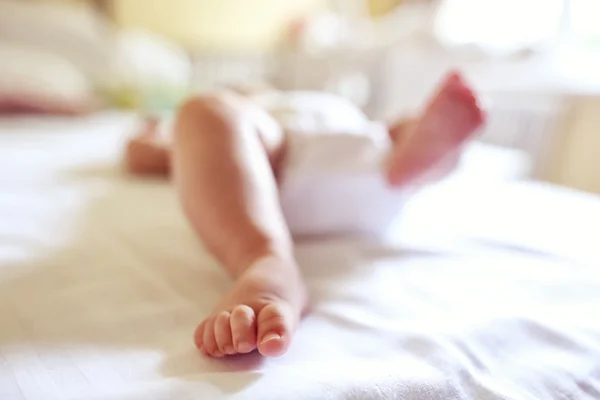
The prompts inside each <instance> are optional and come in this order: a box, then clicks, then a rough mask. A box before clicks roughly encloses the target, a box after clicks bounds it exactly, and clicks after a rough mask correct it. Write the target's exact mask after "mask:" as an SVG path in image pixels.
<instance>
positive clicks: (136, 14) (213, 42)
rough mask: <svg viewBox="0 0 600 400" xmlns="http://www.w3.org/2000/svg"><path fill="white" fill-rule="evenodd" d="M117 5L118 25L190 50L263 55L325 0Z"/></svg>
mask: <svg viewBox="0 0 600 400" xmlns="http://www.w3.org/2000/svg"><path fill="white" fill-rule="evenodd" d="M148 3H149V2H148V0H118V1H115V2H114V4H113V7H114V17H115V19H116V21H117V22H118V23H119V24H121V25H123V26H127V27H140V28H146V29H150V30H152V31H154V32H156V33H159V34H163V35H165V36H166V37H168V38H170V39H173V40H175V41H177V42H178V43H180V44H183V45H184V46H186V47H188V48H194V49H201V50H216V51H264V50H269V49H270V48H272V47H273V46H275V45H276V43H277V42H278V40H279V39H280V36H281V33H282V31H283V29H285V28H286V27H287V26H288V24H289V23H290V21H291V20H293V19H295V18H297V17H298V16H301V15H305V14H307V13H309V12H312V11H314V10H317V9H320V8H322V7H323V6H324V5H325V0H296V1H282V0H252V2H249V1H248V0H153V1H152V2H151V5H150V4H148Z"/></svg>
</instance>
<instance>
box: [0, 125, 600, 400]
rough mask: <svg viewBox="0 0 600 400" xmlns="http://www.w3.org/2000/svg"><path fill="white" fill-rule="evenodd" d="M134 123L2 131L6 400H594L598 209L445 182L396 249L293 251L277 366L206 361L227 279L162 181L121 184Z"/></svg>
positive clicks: (359, 246) (528, 189)
mask: <svg viewBox="0 0 600 400" xmlns="http://www.w3.org/2000/svg"><path fill="white" fill-rule="evenodd" d="M134 123H135V121H134V119H133V118H132V117H131V116H128V115H120V114H105V115H100V116H94V117H90V118H81V119H71V120H61V119H1V120H0V399H3V400H12V399H15V400H16V399H27V400H33V399H35V400H37V399H86V400H87V399H240V400H241V399H265V400H266V399H278V400H281V399H400V398H402V399H490V400H495V399H598V398H600V318H598V310H599V309H600V270H599V268H598V267H599V265H598V260H600V249H599V248H598V246H597V238H598V237H599V236H600V235H599V233H600V200H598V199H597V198H596V197H593V196H588V195H584V194H581V193H578V192H574V191H569V190H566V189H559V188H555V187H551V186H545V185H542V184H535V183H528V182H522V181H519V180H515V179H510V178H507V177H506V176H502V177H500V175H502V174H499V175H498V177H497V178H495V179H491V178H490V177H489V175H488V176H481V175H480V174H477V173H469V172H468V171H467V172H465V173H458V174H457V175H455V176H453V177H451V178H450V179H448V180H447V181H445V182H443V183H441V184H439V185H436V186H434V187H431V188H429V189H428V190H425V191H423V192H421V193H420V194H418V195H416V196H415V198H413V200H412V201H411V202H410V203H409V205H408V206H407V208H406V211H405V216H404V218H402V220H401V222H400V224H399V226H398V227H397V234H396V235H395V237H393V238H392V239H391V240H390V241H387V242H385V243H382V242H374V241H370V240H367V239H360V240H359V239H330V240H318V241H317V240H315V241H312V242H311V241H305V242H302V243H298V244H297V248H296V250H297V257H298V260H299V263H300V265H301V266H302V269H303V273H304V275H305V277H306V281H307V284H308V287H309V291H310V295H311V312H310V314H309V315H308V316H307V317H306V319H305V320H304V321H303V323H302V324H301V326H300V328H299V330H298V332H297V335H296V337H295V341H294V342H293V344H292V347H291V349H290V350H289V352H288V353H287V354H286V355H284V356H283V357H280V358H277V359H264V358H261V357H260V356H259V355H257V354H251V355H246V356H241V357H234V358H229V359H220V360H211V359H206V358H203V357H202V356H201V355H200V354H199V353H198V352H197V351H196V350H195V349H194V347H193V343H192V332H193V330H194V328H195V326H196V325H197V324H198V322H199V321H201V319H202V318H203V316H205V315H206V314H207V313H208V312H210V310H211V308H212V307H213V306H214V304H215V303H216V302H217V300H218V299H219V296H221V295H222V294H223V293H224V292H225V291H226V290H227V287H228V285H229V284H230V282H229V280H228V278H227V277H226V275H225V274H224V273H223V271H221V270H220V269H219V268H218V266H217V265H216V263H215V262H214V260H212V259H211V258H210V257H208V255H207V254H206V252H205V251H204V250H203V249H202V247H201V245H200V244H199V243H198V241H197V240H196V239H195V237H194V235H193V234H192V231H191V229H190V227H189V226H188V225H187V224H186V221H185V219H184V218H183V216H182V213H181V211H180V208H179V206H178V204H177V200H176V198H175V195H174V193H173V191H172V190H170V188H169V186H168V184H167V183H166V182H162V181H153V180H136V179H132V178H129V177H127V176H124V175H123V174H122V172H121V170H120V167H119V156H120V149H121V146H122V144H123V142H124V140H125V137H126V135H127V134H128V133H129V132H130V131H131V130H132V129H133V125H134ZM480 154H481V153H480ZM497 155H498V154H497ZM492 158H494V157H485V156H483V157H482V156H480V157H473V158H472V159H476V160H480V161H479V162H480V163H484V161H483V160H486V159H492ZM496 158H502V157H500V156H498V157H496ZM509 163H510V164H511V165H514V159H512V158H511V159H509ZM478 167H480V168H478ZM474 168H476V169H477V170H478V171H480V170H481V168H484V166H483V165H479V164H478V165H476V166H475V167H474ZM496 169H497V165H496V166H494V167H490V170H496Z"/></svg>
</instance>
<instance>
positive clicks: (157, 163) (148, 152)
mask: <svg viewBox="0 0 600 400" xmlns="http://www.w3.org/2000/svg"><path fill="white" fill-rule="evenodd" d="M157 125H158V120H156V119H155V118H150V117H149V118H146V119H145V120H144V124H143V126H142V127H141V128H140V130H139V132H138V133H137V135H136V136H135V137H134V138H132V139H130V140H129V142H128V143H127V147H126V149H125V167H126V168H127V170H128V171H129V172H130V173H132V174H134V175H140V176H142V175H159V176H166V175H168V174H169V172H170V164H171V154H170V151H169V149H168V148H167V146H166V145H165V144H164V143H162V142H161V141H160V140H159V138H158V130H157Z"/></svg>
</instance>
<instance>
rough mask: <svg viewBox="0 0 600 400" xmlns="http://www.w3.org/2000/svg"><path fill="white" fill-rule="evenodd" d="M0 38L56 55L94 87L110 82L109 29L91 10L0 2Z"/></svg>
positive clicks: (111, 46)
mask: <svg viewBox="0 0 600 400" xmlns="http://www.w3.org/2000/svg"><path fill="white" fill-rule="evenodd" d="M0 38H1V40H2V41H7V42H10V43H14V44H18V45H23V46H31V47H36V48H40V49H44V50H46V51H48V52H51V53H54V54H58V55H60V56H61V57H63V58H65V59H67V60H69V61H70V62H71V63H73V64H74V65H75V66H77V68H78V69H79V70H80V71H82V72H83V73H85V74H86V76H87V77H88V78H89V79H91V80H92V82H93V83H94V85H96V86H104V85H105V84H106V83H107V82H106V80H107V79H110V70H111V65H110V62H111V55H112V53H113V52H114V34H113V29H112V27H111V26H110V24H108V23H107V22H106V21H104V20H102V19H101V18H99V17H98V15H97V14H95V13H94V12H93V9H92V8H91V7H84V6H83V5H75V2H64V3H61V2H55V1H53V2H39V1H35V2H33V1H15V0H0Z"/></svg>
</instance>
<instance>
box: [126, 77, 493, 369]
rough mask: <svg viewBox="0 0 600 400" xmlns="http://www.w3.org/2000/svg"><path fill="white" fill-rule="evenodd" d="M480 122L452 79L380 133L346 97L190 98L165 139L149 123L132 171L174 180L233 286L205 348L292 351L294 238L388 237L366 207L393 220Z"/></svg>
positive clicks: (198, 335)
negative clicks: (404, 200) (411, 191)
mask: <svg viewBox="0 0 600 400" xmlns="http://www.w3.org/2000/svg"><path fill="white" fill-rule="evenodd" d="M311 96H312V97H311ZM334 114H335V115H334ZM338 117H340V118H338ZM484 119H485V116H484V112H483V111H482V110H481V108H480V106H479V105H478V100H477V99H476V97H475V95H474V94H473V92H472V90H471V89H470V88H469V86H468V85H467V84H466V83H465V81H464V79H463V78H462V77H461V76H460V74H459V73H456V72H454V73H451V74H449V75H448V76H447V77H446V78H445V79H444V81H443V82H442V83H441V84H440V87H439V89H438V91H437V93H436V94H435V95H434V96H433V97H432V99H431V100H430V101H429V103H428V104H427V106H426V107H425V108H424V111H423V112H422V114H421V115H420V116H419V117H418V118H415V119H411V120H405V121H399V122H398V123H395V124H393V125H391V126H390V127H389V128H385V129H383V130H382V129H380V128H381V127H382V125H377V124H376V123H374V122H371V121H368V119H366V118H365V117H364V115H363V114H362V113H361V112H360V111H359V110H357V109H356V108H355V107H353V106H351V105H350V104H349V103H347V102H345V101H344V100H342V99H339V98H337V97H332V96H328V95H323V94H310V93H293V92H292V93H275V92H272V93H266V94H259V95H243V94H240V93H235V92H226V93H222V94H218V95H214V96H209V97H197V98H193V99H190V100H188V101H187V102H186V103H185V104H184V105H183V106H182V107H181V108H180V109H179V111H178V113H177V115H176V118H175V121H174V127H173V129H172V134H171V136H170V140H169V141H164V140H162V139H161V138H160V137H159V135H158V134H157V131H158V129H157V123H156V121H152V120H148V121H147V123H146V125H145V126H144V128H143V129H142V132H141V133H140V134H139V135H138V136H137V137H135V138H133V139H132V140H131V141H130V142H129V144H128V146H127V153H126V162H127V167H128V169H129V170H130V171H131V172H132V173H134V174H137V175H149V174H150V175H152V174H162V175H171V176H172V179H173V182H174V185H175V187H176V189H177V191H178V193H179V197H180V199H181V203H182V205H183V208H184V211H185V213H186V215H187V217H188V219H189V221H190V223H191V225H192V226H193V228H194V230H195V231H196V233H197V234H198V236H199V238H200V239H201V240H202V241H203V242H204V244H205V245H206V247H207V248H208V250H209V251H210V252H211V253H212V254H213V255H214V256H215V257H216V258H217V260H218V261H219V262H220V263H221V265H222V266H223V268H225V270H226V271H227V272H228V273H229V274H230V275H231V276H232V278H233V279H234V280H235V283H234V284H233V286H232V287H231V289H230V290H229V292H228V293H227V294H226V295H225V296H224V297H223V298H222V299H221V301H220V302H219V304H218V305H217V306H216V307H215V308H214V311H213V312H212V314H211V315H210V316H208V317H207V318H206V319H205V320H204V321H202V323H200V325H199V326H198V328H197V329H196V332H195V343H196V345H197V346H198V348H199V349H200V351H201V352H202V353H203V354H205V355H209V356H213V357H223V356H225V355H233V354H239V353H249V352H252V351H254V350H256V349H257V350H258V351H259V352H260V353H261V354H262V355H265V356H279V355H281V354H283V353H285V352H286V350H287V349H288V347H289V346H290V343H291V340H292V338H293V335H294V331H295V330H296V328H297V326H298V323H299V321H300V319H301V316H302V315H303V313H304V312H305V311H306V308H307V303H308V299H307V292H306V288H305V285H304V282H303V280H302V276H301V273H300V271H299V269H298V265H297V264H296V261H295V259H294V254H293V245H292V234H294V235H296V234H309V235H310V234H335V233H344V232H343V231H348V230H350V231H352V230H355V231H357V232H358V231H361V230H364V231H368V230H370V231H373V230H377V229H383V228H381V226H382V225H380V227H377V226H375V227H374V226H369V224H370V223H371V222H372V221H374V220H376V219H377V218H375V217H371V216H370V215H371V214H369V212H370V211H369V210H371V211H373V210H375V211H376V212H377V213H380V212H381V211H385V210H386V209H387V210H388V211H389V212H388V213H387V214H386V213H384V218H379V220H380V222H381V221H383V222H386V221H387V220H391V219H393V217H394V216H395V215H397V214H398V213H399V211H400V207H399V206H400V202H401V199H400V197H398V194H399V193H401V194H402V195H403V196H404V195H405V193H406V191H407V189H408V188H415V187H418V186H420V185H422V184H424V183H425V181H427V180H431V179H437V178H440V177H441V176H443V175H444V174H446V173H448V172H450V171H451V170H452V169H453V167H454V166H455V165H456V163H457V161H458V158H459V156H460V153H461V149H462V147H463V146H462V145H463V144H465V143H466V141H467V140H468V139H469V138H470V137H472V136H473V134H474V133H475V132H476V130H477V129H478V128H479V127H480V126H481V125H482V124H483V122H484ZM336 124H337V125H336ZM382 131H383V132H384V135H381V132H382ZM303 174H304V175H303ZM320 180H323V181H321V182H320V183H319V181H320ZM323 182H324V183H323ZM340 182H341V183H340ZM365 182H368V183H366V184H365ZM319 185H320V186H319ZM346 188H348V189H346ZM323 193H326V195H323ZM356 199H360V200H357V201H358V202H359V203H360V204H358V203H357V205H356V206H355V205H354V204H355V203H354V202H355V200H356ZM384 200H385V201H384ZM392 203H398V204H392ZM382 204H385V206H383V205H382ZM390 205H392V206H390ZM344 210H346V211H344ZM332 215H335V216H336V218H337V219H336V218H333V217H332ZM365 215H367V216H368V217H365ZM373 215H375V214H373ZM377 215H378V216H380V214H377ZM332 218H333V219H332ZM324 221H326V222H324ZM357 221H358V222H357ZM363 228H364V229H363ZM346 233H348V232H346ZM350 233H352V232H350Z"/></svg>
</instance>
